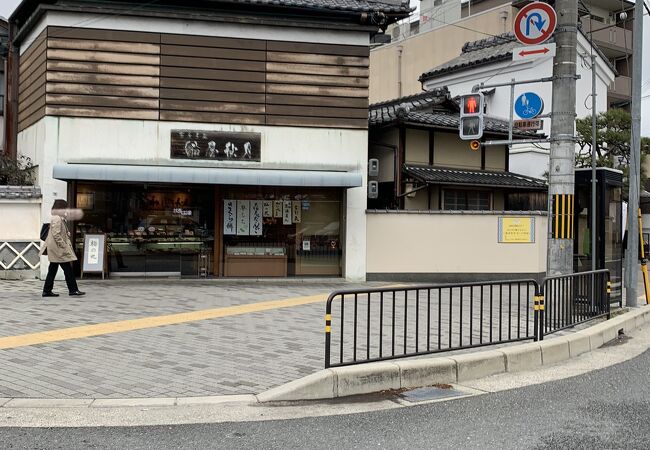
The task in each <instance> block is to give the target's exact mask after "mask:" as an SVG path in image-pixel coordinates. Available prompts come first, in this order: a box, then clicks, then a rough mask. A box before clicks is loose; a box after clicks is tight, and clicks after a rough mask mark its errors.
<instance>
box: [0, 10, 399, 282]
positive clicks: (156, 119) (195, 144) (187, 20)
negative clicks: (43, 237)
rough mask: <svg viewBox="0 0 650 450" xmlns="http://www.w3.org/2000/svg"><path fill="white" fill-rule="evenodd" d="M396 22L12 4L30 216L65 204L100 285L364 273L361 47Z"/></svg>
mask: <svg viewBox="0 0 650 450" xmlns="http://www.w3.org/2000/svg"><path fill="white" fill-rule="evenodd" d="M251 4H254V6H251ZM408 14H409V6H408V2H403V3H401V2H396V1H388V0H385V1H364V2H360V1H356V0H346V1H343V2H330V1H327V0H323V1H312V2H302V1H298V0H296V1H286V2H282V4H278V3H277V2H270V1H268V2H267V1H261V2H247V1H240V2H226V1H223V2H221V1H214V2H200V1H196V2H186V1H180V0H179V1H168V2H165V3H164V4H155V5H152V4H146V5H144V6H143V5H141V4H135V3H134V2H125V1H117V0H116V1H110V2H104V3H102V5H101V6H98V5H97V4H96V3H93V2H85V1H77V2H68V1H66V2H63V1H47V2H41V1H31V0H25V1H24V2H23V3H22V4H21V5H20V6H19V7H18V9H17V10H16V12H15V13H14V15H13V16H12V17H11V18H10V31H11V37H12V42H13V44H14V51H15V53H16V55H15V56H16V57H17V58H16V59H17V60H19V64H18V65H17V66H16V67H14V68H13V69H12V70H15V71H16V77H17V80H18V95H17V96H15V98H14V100H15V101H14V103H12V104H11V105H9V109H10V112H12V111H13V112H14V115H13V116H11V119H10V120H13V121H15V123H16V128H17V130H18V134H17V149H16V150H17V152H18V153H19V154H23V155H26V156H29V157H30V158H32V159H33V161H34V162H35V163H36V165H37V180H38V185H39V186H40V187H41V189H42V193H43V207H42V219H43V221H47V220H49V208H50V205H51V204H52V202H53V200H54V199H55V198H67V199H68V201H69V203H70V204H71V205H73V206H75V207H77V208H79V209H81V210H83V211H84V217H83V219H81V220H79V221H77V222H75V223H74V227H73V228H74V230H73V232H74V239H75V243H76V246H77V250H78V251H79V254H80V256H81V255H82V254H83V249H82V246H83V243H84V236H85V235H86V234H91V233H92V234H94V233H99V234H104V235H105V236H106V243H107V255H108V260H107V268H108V270H109V271H110V273H111V276H117V275H122V276H149V275H152V276H159V275H182V276H281V277H282V276H312V275H313V276H343V277H345V278H347V279H350V280H361V279H364V278H365V274H366V239H365V236H366V218H365V210H366V202H367V195H366V189H367V176H366V173H367V157H368V119H367V114H368V55H369V40H370V36H371V34H372V33H374V32H376V31H377V30H378V29H379V28H380V27H385V26H386V25H388V24H390V23H392V22H394V21H395V20H398V19H399V18H403V17H405V16H407V15H408ZM43 266H46V264H43ZM43 268H44V269H45V267H43Z"/></svg>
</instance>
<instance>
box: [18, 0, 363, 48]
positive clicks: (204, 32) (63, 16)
mask: <svg viewBox="0 0 650 450" xmlns="http://www.w3.org/2000/svg"><path fill="white" fill-rule="evenodd" d="M252 8H254V6H252ZM47 26H60V27H77V28H99V29H108V30H125V31H142V32H152V33H176V34H189V35H198V36H222V37H229V38H244V39H266V40H272V41H294V42H313V43H323V44H342V45H346V44H347V45H369V42H370V36H369V34H368V33H367V32H363V31H340V30H326V29H318V28H299V27H287V26H268V25H253V24H245V23H242V24H236V23H227V22H210V21H201V20H195V19H189V20H177V19H162V18H160V19H159V18H152V17H136V16H125V15H100V14H86V13H73V12H61V11H51V12H48V13H47V14H46V15H45V16H44V17H43V18H41V19H40V20H39V22H38V24H37V25H36V26H35V27H34V28H33V30H32V31H31V32H30V33H29V34H28V35H27V37H26V38H25V40H24V41H23V43H22V45H21V47H20V53H21V54H22V53H23V52H24V51H25V50H27V48H28V47H29V46H30V45H31V43H32V42H33V41H34V40H35V39H36V38H37V37H38V35H39V34H40V33H41V32H42V31H43V30H44V29H45V27H47Z"/></svg>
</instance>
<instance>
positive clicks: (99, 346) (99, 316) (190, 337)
mask: <svg viewBox="0 0 650 450" xmlns="http://www.w3.org/2000/svg"><path fill="white" fill-rule="evenodd" d="M80 283H81V286H82V289H83V290H85V291H87V292H88V295H86V296H85V297H82V298H78V297H68V296H67V295H65V293H64V292H63V293H62V295H61V296H60V297H58V298H47V299H44V298H42V297H41V296H40V293H41V288H42V283H41V282H38V281H30V282H27V281H23V282H17V281H0V317H2V322H0V323H1V325H0V399H2V398H3V397H4V398H51V399H66V398H75V399H88V398H107V399H110V398H151V397H165V398H173V397H202V396H215V395H233V394H258V393H260V392H262V391H265V390H267V389H269V388H271V387H275V386H279V385H281V384H284V383H287V382H289V381H293V380H296V379H298V378H301V377H304V376H306V375H309V374H312V373H315V372H317V371H319V370H321V369H322V368H323V364H324V314H325V299H326V298H327V295H328V294H329V293H330V292H331V291H333V290H337V289H351V288H357V287H376V286H380V285H386V284H388V283H360V284H352V283H346V282H344V281H342V280H313V281H308V280H295V281H294V280H282V281H281V282H278V281H276V280H273V281H270V280H269V281H255V280H250V281H224V280H165V279H156V280H106V281H99V280H93V281H90V280H82V281H81V282H80ZM57 288H58V289H59V292H61V291H62V290H63V291H65V289H64V288H63V286H62V285H61V283H58V284H57ZM641 292H642V291H641ZM360 314H362V315H363V310H361V312H360ZM409 319H411V317H409ZM465 319H466V320H467V318H465ZM457 321H458V318H457V317H456V316H454V322H457ZM346 323H347V321H346ZM94 324H97V325H95V326H93V325H94ZM80 327H83V328H80ZM346 327H347V328H346V329H348V330H350V329H351V328H350V326H349V325H347V324H346ZM26 335H27V336H26ZM443 339H444V340H446V339H447V336H443ZM489 348H494V347H489ZM489 348H488V349H489Z"/></svg>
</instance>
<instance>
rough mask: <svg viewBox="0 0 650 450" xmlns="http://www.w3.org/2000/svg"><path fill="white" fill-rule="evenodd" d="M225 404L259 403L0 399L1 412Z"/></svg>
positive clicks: (242, 398)
mask: <svg viewBox="0 0 650 450" xmlns="http://www.w3.org/2000/svg"><path fill="white" fill-rule="evenodd" d="M224 403H246V404H251V403H258V401H257V397H256V396H255V395H253V394H249V395H215V396H211V397H166V398H66V399H54V398H0V410H1V409H4V408H161V407H170V406H197V405H222V404H224Z"/></svg>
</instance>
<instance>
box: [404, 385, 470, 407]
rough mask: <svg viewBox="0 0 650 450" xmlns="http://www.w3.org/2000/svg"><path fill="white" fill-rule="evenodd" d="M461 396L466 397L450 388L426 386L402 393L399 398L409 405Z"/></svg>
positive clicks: (463, 393)
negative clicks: (409, 403)
mask: <svg viewBox="0 0 650 450" xmlns="http://www.w3.org/2000/svg"><path fill="white" fill-rule="evenodd" d="M462 395H467V393H466V392H461V391H458V390H456V389H454V388H453V387H451V386H450V387H449V388H446V387H445V388H444V389H443V388H439V387H435V386H428V387H422V388H417V389H413V390H412V391H407V392H403V393H401V394H400V397H402V398H403V399H404V400H407V401H409V402H411V403H418V402H427V401H431V400H442V399H445V398H451V397H459V396H462Z"/></svg>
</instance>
